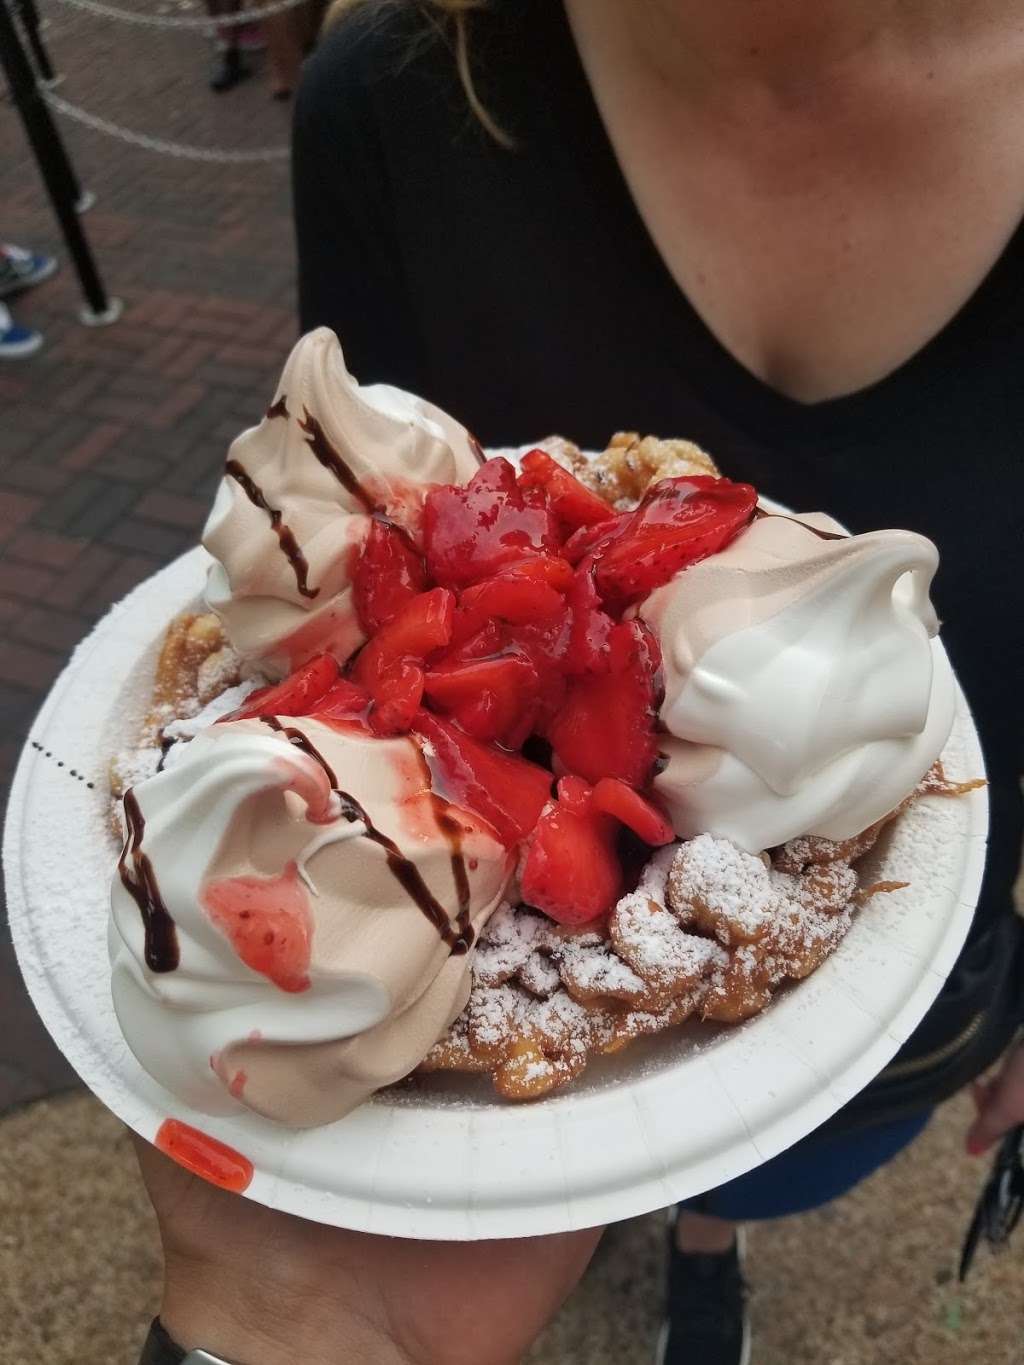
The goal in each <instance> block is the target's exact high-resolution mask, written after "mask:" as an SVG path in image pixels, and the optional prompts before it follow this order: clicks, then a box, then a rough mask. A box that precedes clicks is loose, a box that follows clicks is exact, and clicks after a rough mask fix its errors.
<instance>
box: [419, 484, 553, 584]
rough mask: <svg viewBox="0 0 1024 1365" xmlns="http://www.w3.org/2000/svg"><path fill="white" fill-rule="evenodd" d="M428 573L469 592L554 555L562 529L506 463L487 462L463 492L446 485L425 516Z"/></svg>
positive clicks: (435, 492) (436, 491) (431, 498)
mask: <svg viewBox="0 0 1024 1365" xmlns="http://www.w3.org/2000/svg"><path fill="white" fill-rule="evenodd" d="M423 537H424V545H425V547H426V556H427V568H428V570H429V572H430V574H431V577H432V578H433V579H434V581H435V582H437V583H442V584H444V585H445V586H447V587H465V586H468V585H469V584H470V583H476V582H479V581H480V579H483V578H490V577H491V576H492V575H493V574H495V573H498V572H499V571H500V570H501V569H503V568H505V567H506V566H507V565H509V564H514V563H515V562H516V561H517V560H519V559H524V558H528V557H536V556H537V555H538V554H555V553H557V551H558V547H559V535H558V525H557V522H556V520H555V516H554V513H553V512H552V511H551V509H550V508H549V507H547V506H546V505H533V500H532V499H530V498H528V497H527V496H526V495H525V494H524V492H523V490H521V489H520V488H518V487H517V486H516V476H515V470H514V469H513V468H512V466H511V465H510V464H509V462H508V461H507V460H500V459H498V460H488V461H487V463H486V464H484V465H481V467H480V468H479V469H478V470H477V472H476V474H474V476H473V478H472V479H471V480H470V481H469V483H468V484H467V485H466V486H465V487H464V488H461V487H457V486H455V485H453V484H444V485H442V486H441V487H439V488H433V489H431V491H430V492H429V493H428V494H427V498H426V503H425V505H424V510H423Z"/></svg>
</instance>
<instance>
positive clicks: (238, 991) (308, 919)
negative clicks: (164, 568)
mask: <svg viewBox="0 0 1024 1365" xmlns="http://www.w3.org/2000/svg"><path fill="white" fill-rule="evenodd" d="M179 752H180V756H178V753H179ZM172 753H174V754H175V757H176V761H174V762H173V763H172V764H171V765H170V766H168V768H167V769H166V770H165V771H164V772H162V773H159V774H157V775H156V776H155V777H153V778H150V779H149V780H148V781H146V782H144V783H142V784H141V785H140V786H139V787H137V788H135V789H134V791H132V792H129V793H128V795H127V797H126V799H125V810H126V816H127V822H128V830H129V839H128V846H127V848H126V850H125V854H124V856H123V857H122V860H121V865H120V869H119V872H118V873H116V874H115V876H114V880H113V887H112V893H111V905H112V919H111V959H112V962H113V997H114V1006H115V1009H116V1012H117V1016H118V1020H119V1022H120V1024H121V1028H122V1030H123V1032H124V1035H125V1038H126V1039H127V1041H128V1044H129V1046H130V1047H131V1049H132V1051H133V1052H134V1053H135V1055H136V1057H137V1058H138V1059H139V1061H140V1062H141V1064H142V1065H143V1066H144V1067H145V1068H146V1070H147V1071H149V1072H150V1074H151V1075H152V1076H154V1077H155V1078H156V1079H157V1080H158V1081H160V1082H161V1083H162V1084H163V1085H164V1086H166V1088H167V1089H168V1090H170V1091H171V1092H172V1093H173V1094H175V1095H177V1096H178V1097H179V1098H180V1099H182V1100H183V1101H185V1102H186V1103H188V1104H190V1105H192V1106H193V1107H195V1108H197V1109H200V1110H202V1111H204V1112H207V1113H224V1112H230V1111H231V1110H234V1109H237V1108H238V1107H239V1106H240V1105H245V1106H248V1107H249V1108H251V1109H254V1110H256V1111H257V1112H258V1113H261V1114H265V1115H267V1116H268V1117H270V1118H274V1119H278V1120H281V1121H283V1122H286V1123H288V1124H290V1125H293V1126H307V1125H311V1124H319V1123H325V1122H330V1121H331V1120H334V1119H337V1118H340V1117H342V1116H343V1115H344V1114H346V1113H347V1112H348V1111H349V1110H350V1109H352V1108H354V1107H355V1106H356V1105H357V1104H359V1103H360V1102H361V1101H362V1100H364V1099H366V1097H367V1096H368V1095H370V1094H371V1093H372V1092H373V1091H374V1090H377V1089H379V1088H380V1087H381V1086H384V1085H388V1084H390V1083H391V1082H393V1081H396V1080H398V1079H399V1078H400V1077H402V1076H404V1075H406V1074H408V1072H410V1071H411V1070H413V1068H414V1067H415V1066H416V1065H417V1064H418V1063H419V1062H420V1061H421V1060H422V1059H423V1057H424V1056H425V1055H426V1053H427V1051H428V1050H429V1048H430V1047H431V1046H432V1045H433V1043H434V1042H435V1041H436V1040H437V1038H438V1037H440V1036H441V1035H442V1034H443V1033H444V1031H445V1029H446V1028H447V1027H448V1025H449V1024H450V1023H451V1021H452V1020H453V1019H454V1018H455V1016H456V1015H457V1014H458V1013H459V1012H460V1010H461V1009H462V1008H463V1006H464V1005H465V1003H466V999H467V996H468V993H469V985H470V976H469V961H470V956H469V954H468V952H467V948H468V946H469V945H470V944H471V942H472V941H473V939H474V937H475V935H476V934H477V933H478V932H479V930H480V929H481V928H482V926H483V925H484V924H485V923H486V921H487V918H488V917H489V915H490V913H491V911H492V910H493V909H494V908H495V906H496V905H497V904H498V902H499V900H500V898H501V895H502V893H503V891H504V889H505V886H506V884H507V882H508V879H509V875H510V873H511V862H510V854H509V852H508V850H506V849H505V848H504V847H503V845H501V844H500V843H499V842H498V841H497V839H496V837H495V836H494V834H493V832H492V831H491V830H490V827H489V826H487V825H486V824H484V823H482V822H481V821H480V820H478V819H477V818H476V817H475V816H473V815H472V814H470V813H469V812H468V811H465V810H463V809H462V808H460V807H456V806H453V805H450V804H449V803H448V802H447V801H445V800H443V799H442V798H441V797H439V796H438V795H436V794H435V793H434V791H433V790H432V788H431V781H430V774H429V769H428V766H427V762H426V760H425V759H424V756H423V754H422V752H421V750H420V747H419V745H418V744H417V743H416V742H415V741H414V740H412V739H408V738H401V739H391V740H383V739H378V738H376V737H371V736H369V735H366V734H362V733H360V732H359V731H358V730H356V729H355V728H352V729H344V728H335V727H332V726H328V725H326V724H322V723H320V722H318V721H316V720H312V719H310V718H308V717H307V718H302V719H293V718H282V719H281V720H279V721H278V720H270V721H269V722H268V721H265V720H264V721H258V720H243V721H236V722H227V723H224V724H220V725H217V726H214V727H211V728H210V729H209V730H207V731H205V732H204V733H202V734H200V735H198V736H197V737H196V738H195V739H193V740H192V741H191V742H189V743H188V744H185V745H182V746H181V748H180V751H172Z"/></svg>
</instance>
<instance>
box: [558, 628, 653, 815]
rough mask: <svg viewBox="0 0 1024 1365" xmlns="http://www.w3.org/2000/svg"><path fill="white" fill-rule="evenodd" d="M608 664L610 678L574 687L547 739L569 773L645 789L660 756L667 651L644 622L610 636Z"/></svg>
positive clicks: (580, 680) (582, 681)
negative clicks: (659, 724)
mask: <svg viewBox="0 0 1024 1365" xmlns="http://www.w3.org/2000/svg"><path fill="white" fill-rule="evenodd" d="M607 661H608V671H607V672H605V673H600V674H597V675H594V674H590V675H587V676H584V677H580V678H577V679H576V680H574V681H573V682H572V683H571V685H570V687H569V692H568V695H567V696H566V699H565V702H564V703H563V705H562V707H561V708H560V710H559V711H558V713H557V715H556V716H555V717H554V718H553V719H552V721H551V723H550V724H549V726H548V729H547V737H548V739H549V740H550V741H551V744H552V746H553V748H554V751H555V755H556V757H557V758H558V761H559V764H560V766H561V767H562V768H563V769H564V770H565V771H566V772H570V773H578V774H579V775H580V776H581V777H585V778H586V779H587V781H588V782H597V781H599V780H600V779H601V778H602V777H617V778H619V779H620V780H621V781H623V782H627V783H629V784H630V786H633V787H639V788H642V787H645V786H646V785H647V784H648V782H650V780H651V778H652V776H653V769H654V763H655V760H656V759H657V756H658V747H657V741H656V737H655V733H654V723H655V720H656V718H657V711H658V705H659V704H660V692H661V683H660V669H661V651H660V650H659V648H658V642H657V641H656V640H655V638H654V636H653V635H652V634H651V632H650V631H649V630H648V629H647V627H646V626H645V625H644V624H643V622H642V621H622V622H620V623H619V624H618V625H616V626H612V628H611V630H610V631H609V633H608V649H607Z"/></svg>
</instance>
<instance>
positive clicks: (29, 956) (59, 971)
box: [4, 550, 988, 1239]
mask: <svg viewBox="0 0 1024 1365" xmlns="http://www.w3.org/2000/svg"><path fill="white" fill-rule="evenodd" d="M206 562H207V559H206V556H205V553H204V552H203V551H202V550H193V551H192V552H190V553H189V554H187V555H185V556H183V557H182V558H181V559H179V560H177V561H176V562H175V563H173V564H171V565H170V566H169V567H168V568H166V569H164V570H163V571H162V572H161V573H159V574H157V575H156V576H155V577H153V578H152V579H150V580H149V581H148V582H146V583H143V584H142V585H141V586H140V587H139V588H137V589H136V590H135V591H134V592H133V593H132V594H131V596H130V597H128V598H127V599H126V600H125V601H124V602H122V603H121V604H120V605H119V606H117V607H115V608H114V609H113V610H112V611H111V612H110V614H109V615H108V616H107V617H106V618H105V619H104V620H103V621H102V622H101V623H100V625H99V626H98V627H97V629H96V630H95V631H94V632H93V634H92V635H90V636H89V638H88V639H87V640H85V641H84V642H83V643H82V644H81V645H80V646H79V648H78V649H77V650H76V651H75V654H74V656H73V657H72V659H71V661H70V663H69V664H68V666H67V668H66V669H65V670H64V672H63V673H62V674H61V676H60V678H59V679H58V680H57V682H56V684H55V685H54V688H53V690H52V692H51V693H50V696H49V697H48V699H47V701H46V703H45V704H44V706H43V708H42V711H41V712H40V714H39V716H38V718H37V720H36V722H35V725H34V726H33V729H32V733H31V736H30V739H29V741H28V743H27V744H26V747H25V750H24V753H23V754H22V757H21V762H20V764H19V766H18V772H17V775H16V777H15V781H14V787H13V791H12V795H11V803H10V807H9V810H8V814H7V824H6V831H5V839H4V867H5V872H6V877H7V895H8V904H9V908H10V919H11V928H12V932H13V936H14V942H15V946H16V949H17V953H18V958H19V961H20V963H21V968H22V971H23V972H24V975H25V980H26V982H27V983H28V988H29V991H30V992H31V995H32V998H33V1000H34V1002H35V1005H36V1007H37V1009H38V1010H39V1013H40V1014H41V1015H42V1018H43V1021H44V1022H45V1024H46V1026H47V1028H48V1029H49V1030H50V1032H51V1034H52V1035H53V1037H54V1038H55V1039H56V1041H57V1043H58V1045H59V1046H60V1048H61V1049H62V1050H63V1052H64V1054H65V1055H66V1056H67V1058H68V1059H69V1061H70V1062H71V1063H72V1065H73V1066H74V1067H75V1068H76V1070H77V1071H78V1072H79V1074H80V1075H81V1076H82V1078H83V1080H84V1081H85V1082H86V1084H87V1085H89V1086H90V1087H91V1089H92V1090H94V1091H95V1093H96V1094H97V1095H98V1096H99V1097H100V1099H101V1100H103V1102H104V1103H105V1104H107V1105H108V1106H109V1107H110V1108H111V1109H112V1110H113V1111H114V1113H116V1114H117V1115H118V1116H119V1117H120V1118H121V1119H123V1120H124V1122H125V1123H127V1124H129V1125H130V1126H131V1127H132V1128H134V1129H135V1130H136V1131H137V1132H139V1133H141V1134H142V1135H143V1136H144V1137H146V1138H150V1139H151V1138H152V1137H153V1136H154V1135H155V1133H156V1130H157V1129H158V1127H159V1126H160V1124H161V1123H162V1122H163V1120H164V1119H166V1118H168V1117H174V1118H177V1119H180V1120H182V1121H184V1122H187V1123H190V1124H192V1125H194V1126H195V1127H198V1128H200V1129H202V1130H204V1131H205V1132H207V1133H209V1134H210V1135H211V1136H213V1137H215V1138H218V1139H220V1140H221V1141H223V1142H226V1143H227V1144H229V1145H230V1146H231V1147H233V1148H235V1149H236V1150H237V1151H239V1152H241V1153H243V1154H244V1155H245V1156H246V1157H248V1158H249V1159H250V1160H251V1161H252V1163H253V1165H254V1168H255V1174H254V1177H253V1180H252V1183H251V1184H250V1186H249V1188H248V1191H247V1195H248V1197H250V1198H253V1199H257V1200H259V1201H261V1202H262V1203H265V1204H269V1205H271V1206H273V1207H276V1208H280V1209H284V1210H286V1211H288V1212H289V1213H295V1214H299V1215H301V1216H303V1217H306V1218H313V1219H317V1220H319V1221H321V1222H326V1223H334V1224H337V1225H339V1226H343V1227H349V1228H357V1229H361V1230H364V1231H367V1232H378V1233H388V1234H392V1235H396V1236H405V1237H432V1238H444V1239H466V1238H483V1237H511V1236H523V1235H528V1234H539V1233H551V1232H561V1231H565V1230H568V1229H571V1228H580V1227H587V1226H593V1225H595V1224H598V1223H604V1222H608V1221H614V1220H616V1219H621V1218H627V1217H631V1216H633V1215H636V1214H641V1213H645V1212H648V1211H649V1210H651V1209H655V1208H658V1207H661V1206H664V1205H667V1204H670V1203H672V1202H673V1201H675V1200H678V1199H682V1198H686V1197H688V1196H690V1195H694V1194H697V1193H699V1192H701V1191H703V1190H706V1189H710V1188H712V1187H713V1186H715V1185H718V1184H721V1183H722V1182H723V1181H726V1180H730V1179H732V1178H733V1177H735V1176H738V1175H741V1174H742V1173H743V1172H745V1171H748V1170H750V1169H751V1168H752V1167H755V1166H757V1165H759V1164H760V1163H761V1162H763V1161H765V1160H766V1159H768V1158H769V1157H772V1156H774V1155H775V1154H776V1153H778V1152H780V1151H782V1150H783V1149H784V1148H786V1147H788V1146H790V1145H791V1144H792V1143H794V1142H796V1141H797V1140H798V1139H799V1138H801V1137H803V1136H804V1135H805V1134H807V1133H809V1132H810V1131H811V1130H812V1129H813V1128H815V1127H817V1126H818V1124H820V1123H822V1122H823V1121H824V1120H825V1119H827V1118H828V1117H829V1115H830V1114H832V1113H833V1112H834V1111H835V1110H836V1109H838V1108H839V1107H840V1106H841V1105H842V1104H843V1103H844V1102H845V1101H846V1100H848V1099H849V1098H850V1097H851V1096H853V1095H854V1094H856V1092H857V1091H858V1090H860V1089H861V1088H862V1087H863V1086H864V1085H865V1084H867V1082H868V1081H869V1080H870V1079H871V1078H872V1077H873V1076H874V1075H875V1074H876V1073H877V1072H878V1071H879V1070H880V1069H881V1068H882V1067H883V1066H884V1065H885V1064H886V1063H887V1062H888V1061H889V1059H890V1058H891V1057H892V1055H893V1054H894V1053H895V1052H896V1050H897V1049H898V1048H899V1046H900V1044H901V1043H902V1042H904V1040H905V1039H906V1038H908V1037H909V1035H910V1034H911V1032H912V1031H913V1029H914V1028H915V1026H916V1025H917V1023H918V1022H919V1020H920V1019H921V1018H922V1016H923V1015H924V1013H925V1011H926V1010H927V1008H928V1006H929V1005H930V1004H931V1002H932V1000H933V999H934V998H935V996H936V994H937V993H938V991H939V988H940V986H941V985H942V982H943V980H944V979H945V977H946V975H947V973H948V972H949V970H950V968H951V967H952V965H953V963H954V961H955V959H956V957H957V954H958V953H959V950H960V948H961V946H962V944H963V941H964V938H965V936H966V933H967V929H968V926H969V924H970V921H971V915H972V913H973V909H974V905H975V902H976V899H977V894H978V889H979V887H980V884H981V875H982V869H983V866H984V859H985V834H986V829H987V814H988V803H987V798H986V794H985V792H984V790H979V791H975V792H973V793H971V794H970V795H969V796H967V797H964V798H962V799H959V800H949V799H942V798H934V797H933V798H929V799H926V800H922V801H919V802H917V803H916V805H915V806H914V807H913V809H912V810H911V811H910V812H909V814H907V815H905V816H904V817H903V818H902V819H901V820H900V821H899V822H898V823H897V825H896V826H895V828H894V829H893V831H892V834H891V836H890V838H889V839H888V840H887V841H886V843H885V846H884V848H881V849H879V850H878V851H876V853H875V854H874V855H873V858H874V861H875V864H876V865H875V866H874V867H872V868H871V869H870V871H871V875H872V876H878V877H887V878H891V879H894V880H896V879H898V880H909V881H910V882H911V886H910V887H909V888H908V889H907V890H904V891H899V892H896V893H894V894H892V895H885V896H879V897H877V898H876V899H874V900H873V901H871V902H870V903H869V904H868V905H867V906H866V907H865V908H864V909H863V910H861V911H860V912H859V913H858V915H857V916H856V918H855V922H854V925H853V928H852V929H851V930H850V932H849V934H848V935H847V937H846V939H845V940H844V941H843V943H842V944H841V946H840V948H839V949H838V951H837V952H836V953H835V954H834V956H833V957H831V958H830V959H829V960H828V961H827V962H826V963H825V964H824V965H823V966H822V967H821V968H820V969H819V970H818V971H817V972H816V973H815V974H814V975H813V976H812V977H811V978H809V979H808V980H807V981H804V982H802V983H800V984H799V985H797V986H795V987H793V988H791V989H789V990H787V991H784V992H783V993H782V994H780V996H779V997H777V998H776V999H775V1000H774V1001H773V1003H772V1004H771V1005H770V1006H769V1008H768V1009H767V1010H765V1012H764V1013H763V1014H761V1015H760V1016H758V1017H757V1018H755V1019H753V1020H751V1021H749V1022H748V1023H747V1024H745V1025H743V1026H742V1027H740V1028H738V1029H712V1028H709V1027H707V1026H704V1025H700V1024H694V1025H688V1026H685V1027H684V1028H682V1029H679V1030H677V1031H675V1032H671V1033H669V1034H665V1035H662V1036H660V1037H658V1038H653V1039H648V1040H646V1041H644V1042H642V1043H638V1044H636V1045H634V1046H633V1047H632V1048H629V1049H627V1050H626V1051H625V1052H623V1053H621V1054H619V1055H618V1056H616V1057H615V1058H606V1059H602V1060H601V1061H599V1062H597V1063H595V1064H594V1065H592V1067H591V1068H590V1069H589V1070H588V1071H587V1073H586V1075H585V1076H584V1077H583V1078H582V1079H581V1080H580V1081H578V1082H577V1083H576V1084H575V1085H574V1086H572V1087H571V1088H570V1089H568V1090H567V1091H564V1092H562V1093H558V1094H555V1095H553V1096H552V1097H551V1098H549V1099H546V1100H544V1101H541V1102H538V1103H535V1104H531V1105H524V1106H514V1105H508V1104H504V1103H499V1102H496V1101H495V1100H494V1099H493V1097H492V1092H491V1090H490V1085H489V1082H488V1081H487V1080H486V1078H479V1077H466V1078H456V1077H451V1078H448V1077H445V1078H430V1079H428V1080H425V1081H424V1082H423V1083H419V1082H417V1083H415V1084H414V1085H413V1086H411V1087H409V1088H408V1089H407V1090H399V1091H396V1092H392V1093H389V1094H385V1095H381V1096H378V1097H377V1098H375V1099H374V1100H372V1101H371V1102H370V1103H368V1104H365V1105H364V1106H363V1107H362V1108H361V1109H359V1110H357V1111H356V1112H355V1113H353V1114H351V1115H350V1116H349V1117H348V1118H346V1119H343V1120H342V1121H341V1122H339V1123H335V1124H332V1125H330V1126H328V1127H325V1128H319V1129H313V1130H311V1131H301V1132H295V1131H291V1130H289V1129H287V1128H284V1127H282V1126H280V1125H277V1124H274V1123H271V1122H269V1121H268V1120H265V1119H261V1118H259V1117H257V1116H256V1115H253V1114H242V1115H238V1116H235V1117H231V1118H217V1119H213V1118H209V1117H207V1116H206V1115H203V1114H198V1113H195V1112H192V1111H190V1110H188V1109H187V1108H186V1107H185V1106H183V1105H182V1104H180V1103H179V1102H178V1101H177V1100H175V1098H174V1097H173V1096H172V1095H170V1094H169V1093H168V1092H166V1091H165V1090H163V1088H162V1087H160V1086H159V1085H157V1084H156V1082H154V1081H153V1080H151V1079H150V1077H149V1076H148V1075H147V1074H146V1073H145V1072H144V1071H143V1070H142V1069H141V1068H140V1067H139V1065H138V1063H137V1062H136V1061H135V1058H134V1057H133V1056H132V1054H131V1053H130V1052H129V1050H128V1048H127V1046H126V1044H125V1042H124V1040H123V1038H122V1036H121V1033H120V1030H119V1028H118V1025H117V1022H116V1019H115V1017H114V1011H113V1007H112V1005H111V1001H110V989H109V969H108V962H107V944H106V934H107V910H108V900H107V895H108V885H109V879H110V874H111V870H112V867H113V863H114V860H115V857H116V851H117V850H116V848H115V843H114V839H113V835H112V834H111V830H110V824H109V811H110V803H109V796H108V791H107V767H108V763H109V760H110V757H111V755H112V754H113V753H114V752H115V751H116V750H117V749H119V748H120V747H121V746H122V745H123V744H125V743H126V742H127V741H129V740H130V737H131V735H132V734H133V733H134V727H135V725H136V724H137V722H138V719H139V715H140V712H141V711H142V710H143V709H144V708H145V705H146V703H147V701H148V697H149V692H150V683H151V679H152V671H153V667H154V663H155V658H156V653H157V649H158V647H159V642H160V639H161V636H162V634H163V631H164V629H165V627H166V625H167V622H168V620H169V619H170V618H171V617H172V616H173V615H174V614H175V613H176V612H179V611H182V610H185V609H186V608H187V607H188V606H189V605H190V604H191V603H192V602H193V600H194V599H195V597H196V595H197V593H198V592H199V590H200V587H201V584H202V581H203V576H204V568H205V564H206ZM946 762H947V770H948V771H949V772H950V774H951V775H952V776H955V777H976V776H979V775H980V774H981V773H982V772H983V766H982V758H981V752H980V749H979V747H978V742H977V737H976V735H975V732H974V726H973V723H972V721H971V718H970V713H969V711H968V709H967V705H966V702H965V701H964V699H963V697H962V696H961V697H960V699H959V711H958V716H957V721H956V724H955V727H954V731H953V735H952V738H951V740H950V745H949V747H948V749H947V753H946ZM90 784H91V785H90Z"/></svg>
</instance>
